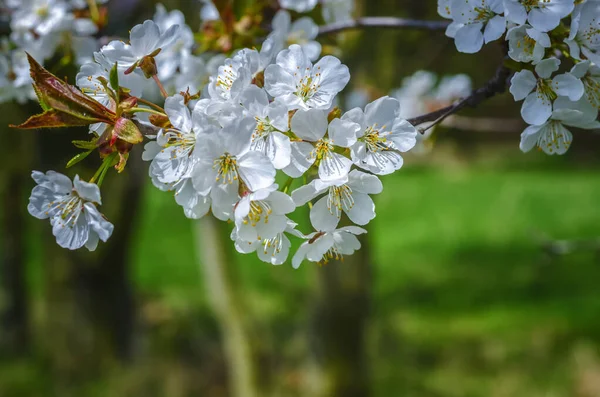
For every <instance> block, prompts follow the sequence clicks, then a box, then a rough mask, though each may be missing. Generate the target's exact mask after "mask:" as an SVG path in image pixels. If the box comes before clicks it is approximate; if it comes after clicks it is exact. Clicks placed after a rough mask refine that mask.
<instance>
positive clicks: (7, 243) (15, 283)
mask: <svg viewBox="0 0 600 397" xmlns="http://www.w3.org/2000/svg"><path fill="white" fill-rule="evenodd" d="M30 138H31V137H28V136H25V135H16V136H14V137H13V138H11V140H10V143H11V144H10V145H7V146H4V148H5V150H3V153H2V157H3V158H4V159H5V160H7V161H6V166H4V167H3V168H2V175H1V178H0V179H1V180H2V181H3V183H2V186H1V191H2V197H3V200H2V207H3V210H2V214H3V216H2V248H1V249H2V257H1V262H0V279H1V280H2V289H1V291H2V299H0V307H1V308H2V310H1V314H0V323H1V326H2V331H1V333H0V335H1V338H0V341H1V342H0V343H1V344H2V350H3V351H6V352H9V353H12V354H17V355H18V354H23V353H25V352H26V351H27V350H28V348H29V336H30V330H29V310H28V309H29V308H28V299H27V284H26V282H27V280H26V260H27V258H26V254H25V251H26V248H25V219H26V218H25V217H26V210H25V206H26V204H25V203H26V202H27V198H26V197H25V194H24V192H25V190H26V187H25V179H24V175H25V174H26V171H25V169H26V168H27V166H28V165H29V164H28V163H29V161H28V160H29V156H28V155H27V145H28V144H30V142H31V139H30ZM5 142H6V141H5Z"/></svg>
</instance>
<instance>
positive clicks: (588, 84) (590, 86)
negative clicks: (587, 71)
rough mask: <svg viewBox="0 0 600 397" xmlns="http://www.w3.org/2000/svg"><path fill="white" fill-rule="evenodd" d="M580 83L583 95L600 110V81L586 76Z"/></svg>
mask: <svg viewBox="0 0 600 397" xmlns="http://www.w3.org/2000/svg"><path fill="white" fill-rule="evenodd" d="M581 81H582V82H583V86H584V87H585V94H586V96H587V98H588V100H589V101H590V103H591V104H592V105H594V106H595V107H596V108H600V79H597V78H593V77H592V76H590V75H587V76H585V77H584V78H583V79H581Z"/></svg>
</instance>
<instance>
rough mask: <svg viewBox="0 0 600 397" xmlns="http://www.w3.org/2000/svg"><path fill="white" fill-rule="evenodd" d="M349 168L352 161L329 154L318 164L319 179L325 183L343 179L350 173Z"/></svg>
mask: <svg viewBox="0 0 600 397" xmlns="http://www.w3.org/2000/svg"><path fill="white" fill-rule="evenodd" d="M350 167H352V161H350V159H349V158H347V157H344V156H342V155H341V154H339V153H331V154H330V155H329V156H327V157H326V158H324V159H322V160H321V163H320V164H319V178H321V180H323V181H325V182H327V181H335V180H339V179H343V178H345V177H346V176H347V175H348V172H350Z"/></svg>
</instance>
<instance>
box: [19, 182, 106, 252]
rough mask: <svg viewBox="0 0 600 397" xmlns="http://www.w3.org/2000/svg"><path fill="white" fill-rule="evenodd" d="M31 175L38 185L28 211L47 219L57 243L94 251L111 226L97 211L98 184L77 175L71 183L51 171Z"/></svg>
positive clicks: (104, 239)
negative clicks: (85, 180) (83, 179)
mask: <svg viewBox="0 0 600 397" xmlns="http://www.w3.org/2000/svg"><path fill="white" fill-rule="evenodd" d="M31 176H32V178H33V180H34V181H35V182H36V183H37V186H36V187H34V188H33V191H32V192H31V197H30V198H29V205H28V206H27V210H28V211H29V213H30V214H31V215H33V216H34V217H36V218H38V219H50V225H52V234H53V235H54V236H55V237H56V242H57V243H58V245H60V246H61V247H63V248H68V249H71V250H75V249H78V248H81V247H83V246H85V247H86V248H87V249H88V250H90V251H94V250H95V249H96V247H97V246H98V241H99V240H102V241H104V242H106V240H108V238H109V237H110V235H111V234H112V232H113V228H114V227H113V225H112V224H111V223H110V222H108V221H107V220H106V219H105V218H104V216H103V215H102V214H101V213H100V212H99V211H98V208H97V205H100V204H102V202H101V199H100V189H99V188H98V186H97V185H95V184H93V183H88V182H84V181H81V180H80V179H79V176H77V175H76V176H75V180H74V181H73V182H71V180H70V179H69V178H68V177H66V176H65V175H63V174H59V173H57V172H54V171H48V172H46V173H45V174H44V173H42V172H39V171H33V173H32V174H31Z"/></svg>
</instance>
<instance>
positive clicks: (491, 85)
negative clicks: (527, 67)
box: [408, 65, 512, 133]
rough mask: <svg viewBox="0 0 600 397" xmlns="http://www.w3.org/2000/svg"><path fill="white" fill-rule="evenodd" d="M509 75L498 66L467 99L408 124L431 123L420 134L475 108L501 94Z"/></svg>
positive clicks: (501, 66) (411, 120)
mask: <svg viewBox="0 0 600 397" xmlns="http://www.w3.org/2000/svg"><path fill="white" fill-rule="evenodd" d="M511 75H512V71H511V70H510V69H508V68H507V67H505V66H504V65H500V66H499V67H498V69H496V74H495V75H494V77H492V78H491V79H490V80H489V81H488V82H487V83H486V84H485V85H484V86H483V87H480V88H478V89H476V90H474V91H473V92H472V93H471V95H469V96H468V97H466V98H463V99H461V100H460V101H458V102H456V103H454V104H452V105H450V106H447V107H445V108H442V109H439V110H436V111H434V112H431V113H427V114H424V115H422V116H418V117H414V118H412V119H408V122H409V123H411V124H412V125H419V124H423V123H428V122H433V124H431V125H429V126H427V128H425V129H422V130H421V132H422V133H423V132H425V131H427V130H428V129H429V128H431V127H433V126H434V125H437V124H439V123H441V122H442V121H444V120H445V119H446V118H447V117H449V116H450V115H452V114H454V113H457V112H459V111H460V110H462V109H464V108H465V107H475V106H477V105H479V104H480V103H481V102H483V101H485V100H486V99H488V98H491V97H493V96H495V95H497V94H501V93H503V92H504V91H506V89H507V87H508V80H509V79H510V77H511Z"/></svg>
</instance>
